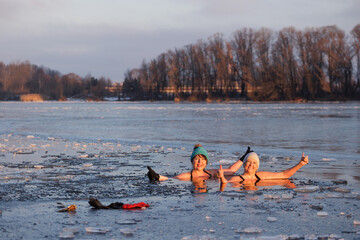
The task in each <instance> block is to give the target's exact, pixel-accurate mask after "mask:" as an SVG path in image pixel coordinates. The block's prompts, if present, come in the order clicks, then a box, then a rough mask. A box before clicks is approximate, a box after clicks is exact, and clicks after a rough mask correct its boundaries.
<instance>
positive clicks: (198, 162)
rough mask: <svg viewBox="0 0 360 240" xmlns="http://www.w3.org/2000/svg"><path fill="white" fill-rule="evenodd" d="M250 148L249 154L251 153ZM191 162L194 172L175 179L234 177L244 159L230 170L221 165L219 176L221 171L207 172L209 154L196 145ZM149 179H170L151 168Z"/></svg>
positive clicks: (180, 175) (199, 145)
mask: <svg viewBox="0 0 360 240" xmlns="http://www.w3.org/2000/svg"><path fill="white" fill-rule="evenodd" d="M249 150H250V149H249V148H248V151H247V153H248V152H249ZM190 161H191V164H192V170H191V171H190V172H186V173H181V174H179V175H177V176H175V177H174V178H176V179H179V180H183V181H186V180H191V181H193V180H206V179H210V178H212V177H213V176H216V177H218V178H219V177H220V178H224V175H225V176H231V175H233V174H234V173H235V172H236V171H237V170H239V168H240V167H241V166H242V164H243V163H242V161H243V158H240V159H239V160H238V161H236V162H235V163H234V164H232V165H231V166H230V167H229V168H224V169H223V168H222V166H221V165H220V169H222V171H221V175H220V176H219V169H209V170H205V167H206V165H207V164H208V162H209V154H208V153H207V151H206V150H205V149H204V148H203V146H201V144H196V145H195V146H194V150H193V152H192V154H191V157H190ZM148 169H149V172H148V177H149V179H150V181H165V180H167V179H168V177H166V176H162V175H159V174H157V173H156V172H154V170H152V169H151V168H150V167H148Z"/></svg>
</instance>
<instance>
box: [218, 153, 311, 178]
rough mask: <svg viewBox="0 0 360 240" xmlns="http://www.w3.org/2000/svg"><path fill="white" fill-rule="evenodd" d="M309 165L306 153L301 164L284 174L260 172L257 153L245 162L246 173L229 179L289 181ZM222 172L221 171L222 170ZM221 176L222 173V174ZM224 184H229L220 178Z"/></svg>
mask: <svg viewBox="0 0 360 240" xmlns="http://www.w3.org/2000/svg"><path fill="white" fill-rule="evenodd" d="M308 163H309V159H308V156H305V155H304V153H303V155H302V157H301V159H300V162H299V163H298V164H296V165H295V166H293V167H291V168H289V169H286V170H285V171H282V172H267V171H259V172H258V169H259V166H260V161H259V156H258V155H257V154H256V153H255V152H251V153H250V154H248V155H247V156H246V158H245V160H244V164H243V166H244V173H243V174H242V175H239V176H233V177H232V178H230V179H229V182H239V181H240V182H243V181H245V180H250V181H256V182H258V181H260V180H271V179H287V178H289V177H291V176H292V175H294V174H295V173H296V172H297V171H298V170H299V169H300V168H301V167H303V166H304V165H306V164H308ZM220 171H221V170H220ZM220 175H221V173H220ZM220 179H221V181H222V182H223V183H225V182H227V180H226V179H225V178H224V177H221V178H220Z"/></svg>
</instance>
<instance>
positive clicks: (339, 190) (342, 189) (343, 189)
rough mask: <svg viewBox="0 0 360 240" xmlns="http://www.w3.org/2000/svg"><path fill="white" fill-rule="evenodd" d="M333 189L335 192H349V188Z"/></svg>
mask: <svg viewBox="0 0 360 240" xmlns="http://www.w3.org/2000/svg"><path fill="white" fill-rule="evenodd" d="M334 191H335V192H340V193H349V192H350V189H345V188H335V189H334Z"/></svg>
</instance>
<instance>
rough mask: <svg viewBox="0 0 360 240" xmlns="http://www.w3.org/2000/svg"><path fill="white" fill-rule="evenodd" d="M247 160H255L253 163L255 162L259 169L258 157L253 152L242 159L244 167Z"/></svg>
mask: <svg viewBox="0 0 360 240" xmlns="http://www.w3.org/2000/svg"><path fill="white" fill-rule="evenodd" d="M248 159H252V160H255V161H256V162H257V164H258V167H260V160H259V156H258V155H257V154H256V153H255V152H251V153H249V154H248V155H246V157H245V159H244V162H243V163H244V165H245V163H246V161H247V160H248Z"/></svg>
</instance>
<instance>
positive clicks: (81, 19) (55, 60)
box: [0, 0, 360, 82]
mask: <svg viewBox="0 0 360 240" xmlns="http://www.w3.org/2000/svg"><path fill="white" fill-rule="evenodd" d="M359 13H360V0H218V1H215V0H0V61H1V62H3V63H5V64H9V63H11V62H16V61H26V60H28V61H30V62H31V63H32V64H36V65H38V66H45V67H49V68H51V69H53V70H58V71H60V72H61V73H62V74H67V73H70V72H73V73H76V74H78V75H80V76H82V77H84V76H85V75H87V74H91V75H92V76H95V77H101V76H104V77H106V78H110V79H111V80H113V81H115V82H120V81H122V80H123V78H124V73H125V71H126V70H127V69H132V68H137V67H139V66H140V65H141V62H142V61H143V60H144V59H145V60H151V59H153V58H156V57H157V56H158V55H159V54H161V53H163V52H166V51H168V50H172V49H175V48H182V47H184V46H185V45H188V44H191V43H196V42H197V41H198V40H200V39H203V40H207V38H208V37H209V36H211V35H213V34H215V33H223V34H224V38H225V39H226V40H229V39H230V37H231V35H232V34H233V33H234V32H235V31H236V30H239V29H241V28H244V27H249V28H253V29H255V30H257V29H260V28H262V27H266V28H270V29H272V30H274V31H279V30H281V29H282V28H284V27H290V26H293V27H295V28H296V29H297V30H305V29H306V28H307V27H321V26H327V25H337V26H338V27H339V28H340V29H342V30H344V31H345V32H346V33H350V31H351V29H352V28H353V27H354V26H355V25H357V24H360V14H359Z"/></svg>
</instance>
